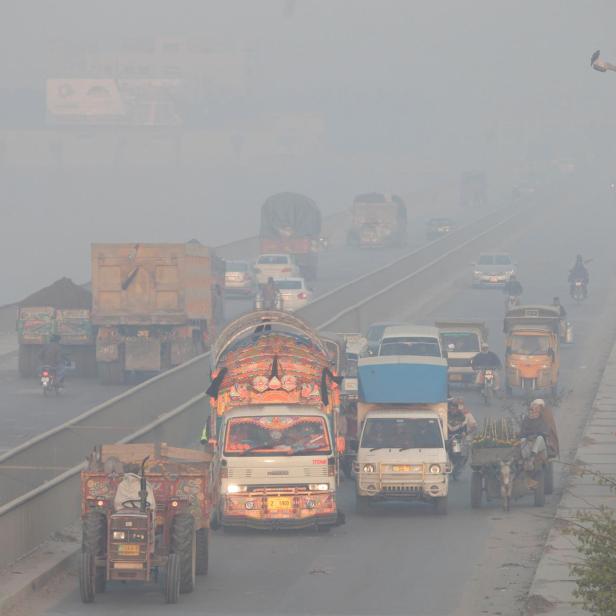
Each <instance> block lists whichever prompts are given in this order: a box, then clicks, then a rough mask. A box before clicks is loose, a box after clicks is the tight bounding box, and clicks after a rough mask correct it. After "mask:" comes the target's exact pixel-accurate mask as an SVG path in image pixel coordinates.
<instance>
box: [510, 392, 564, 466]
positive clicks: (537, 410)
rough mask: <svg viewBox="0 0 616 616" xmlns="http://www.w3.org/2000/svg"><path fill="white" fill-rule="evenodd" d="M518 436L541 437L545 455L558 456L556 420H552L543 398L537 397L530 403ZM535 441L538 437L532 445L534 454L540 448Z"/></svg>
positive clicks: (550, 412) (549, 456)
mask: <svg viewBox="0 0 616 616" xmlns="http://www.w3.org/2000/svg"><path fill="white" fill-rule="evenodd" d="M520 437H521V438H523V439H526V438H532V437H542V440H543V441H544V443H545V447H546V449H547V457H548V458H557V457H558V455H559V451H560V450H559V443H558V432H557V431H556V421H555V420H554V414H553V413H552V410H551V409H549V408H548V407H547V406H546V404H545V400H542V399H541V398H537V399H536V400H533V401H532V402H531V403H530V408H529V410H528V414H527V415H526V416H525V417H524V419H523V420H522V425H521V426H520ZM537 441H538V438H537V439H536V440H535V443H534V445H533V446H532V453H535V454H536V453H539V449H540V448H541V442H540V441H539V443H538V442H537ZM535 450H537V451H535ZM523 453H524V452H523Z"/></svg>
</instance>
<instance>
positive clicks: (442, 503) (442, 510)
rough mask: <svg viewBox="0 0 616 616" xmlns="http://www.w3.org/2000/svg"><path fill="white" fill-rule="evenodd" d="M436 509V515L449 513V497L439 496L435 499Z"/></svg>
mask: <svg viewBox="0 0 616 616" xmlns="http://www.w3.org/2000/svg"><path fill="white" fill-rule="evenodd" d="M434 511H435V513H436V515H447V497H446V496H437V497H436V498H435V499H434Z"/></svg>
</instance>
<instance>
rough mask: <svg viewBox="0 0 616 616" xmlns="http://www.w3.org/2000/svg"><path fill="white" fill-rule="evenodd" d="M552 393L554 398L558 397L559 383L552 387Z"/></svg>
mask: <svg viewBox="0 0 616 616" xmlns="http://www.w3.org/2000/svg"><path fill="white" fill-rule="evenodd" d="M550 393H551V394H552V398H556V397H558V385H554V386H553V387H552V388H551V389H550Z"/></svg>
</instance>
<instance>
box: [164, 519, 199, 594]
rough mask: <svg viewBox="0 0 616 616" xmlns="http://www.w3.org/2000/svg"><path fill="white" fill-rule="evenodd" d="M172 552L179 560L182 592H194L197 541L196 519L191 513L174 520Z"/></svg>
mask: <svg viewBox="0 0 616 616" xmlns="http://www.w3.org/2000/svg"><path fill="white" fill-rule="evenodd" d="M170 551H171V553H173V554H177V556H178V559H179V567H180V592H181V593H189V592H192V591H193V590H194V589H195V575H196V569H197V566H196V560H197V540H196V534H195V519H194V518H193V517H192V515H190V514H189V513H180V514H178V515H176V516H175V518H173V526H172V527H171V548H170Z"/></svg>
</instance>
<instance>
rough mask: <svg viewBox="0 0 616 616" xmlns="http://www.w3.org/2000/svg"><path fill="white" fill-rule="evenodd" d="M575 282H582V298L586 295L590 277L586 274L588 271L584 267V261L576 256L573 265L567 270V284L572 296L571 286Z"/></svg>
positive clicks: (580, 256)
mask: <svg viewBox="0 0 616 616" xmlns="http://www.w3.org/2000/svg"><path fill="white" fill-rule="evenodd" d="M577 280H580V281H581V282H582V291H583V293H584V298H586V297H587V295H588V283H589V282H590V276H589V274H588V270H587V269H586V266H585V265H584V259H583V258H582V255H577V257H576V258H575V264H574V265H573V267H572V268H571V269H570V270H569V284H570V286H571V294H572V295H573V286H574V284H575V282H576V281H577Z"/></svg>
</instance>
